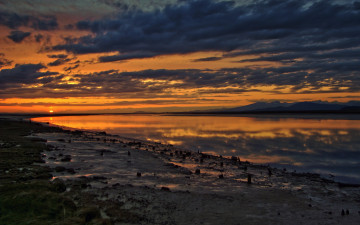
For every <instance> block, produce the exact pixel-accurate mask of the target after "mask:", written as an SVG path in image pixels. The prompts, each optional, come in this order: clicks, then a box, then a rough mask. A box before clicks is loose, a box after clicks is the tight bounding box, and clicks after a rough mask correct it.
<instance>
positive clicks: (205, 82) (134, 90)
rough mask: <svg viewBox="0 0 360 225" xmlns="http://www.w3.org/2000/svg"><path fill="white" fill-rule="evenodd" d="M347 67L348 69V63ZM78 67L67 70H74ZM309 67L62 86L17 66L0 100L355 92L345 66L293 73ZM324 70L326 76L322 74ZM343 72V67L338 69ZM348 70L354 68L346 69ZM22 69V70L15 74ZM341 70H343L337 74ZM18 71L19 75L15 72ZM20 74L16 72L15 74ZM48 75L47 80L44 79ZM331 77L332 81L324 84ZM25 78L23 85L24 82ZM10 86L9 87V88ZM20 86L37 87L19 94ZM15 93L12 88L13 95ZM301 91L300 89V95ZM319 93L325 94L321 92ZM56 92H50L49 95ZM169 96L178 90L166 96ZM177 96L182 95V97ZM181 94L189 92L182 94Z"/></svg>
mask: <svg viewBox="0 0 360 225" xmlns="http://www.w3.org/2000/svg"><path fill="white" fill-rule="evenodd" d="M350 64H351V63H350ZM78 65H79V64H76V63H75V64H74V66H73V67H67V68H66V69H67V70H72V69H76V68H77V67H78ZM306 66H308V67H309V68H313V67H315V66H312V65H301V64H299V65H295V66H294V67H295V68H292V67H293V66H292V65H291V66H289V67H280V68H255V69H250V68H227V69H219V70H209V69H207V70H198V69H184V70H166V69H162V70H143V71H135V72H119V71H117V70H110V71H102V72H95V73H90V74H78V75H73V76H72V78H71V79H70V80H69V83H68V82H64V81H62V82H59V81H60V80H61V79H62V78H63V77H64V75H60V74H57V73H49V72H39V70H40V69H42V68H44V67H43V66H42V65H21V66H16V67H15V68H13V69H11V70H1V71H0V74H12V76H13V77H12V79H10V78H11V76H10V75H2V78H1V79H0V81H1V82H4V85H3V86H2V90H1V91H0V96H1V97H8V96H18V97H20V96H21V97H27V96H29V93H32V94H31V96H34V97H35V94H36V97H86V96H109V97H122V98H138V96H139V95H141V96H142V97H143V98H154V97H157V98H166V97H182V98H183V97H189V98H197V97H198V95H199V94H217V95H219V94H220V95H221V94H229V93H232V94H234V93H246V92H249V91H262V90H261V88H258V86H270V85H277V86H278V88H277V89H275V90H274V91H273V92H274V93H283V91H284V90H283V89H284V87H287V86H290V87H292V89H293V93H298V94H301V93H323V92H324V93H334V92H336V93H339V92H359V87H360V78H359V76H358V73H357V72H356V71H355V72H354V70H353V69H351V66H350V65H349V68H348V71H345V72H342V73H338V72H336V71H335V70H334V69H336V68H337V65H332V64H330V65H319V66H318V67H319V68H320V69H319V70H318V71H311V72H310V71H308V72H303V71H299V69H298V68H301V67H302V68H305V67H306ZM327 66H328V67H329V69H328V71H324V72H319V71H323V70H324V68H326V67H327ZM342 66H343V65H342ZM352 66H353V67H354V68H355V67H356V65H352ZM20 68H22V69H20ZM342 70H344V69H342ZM19 71H20V72H19ZM21 71H22V72H21ZM49 75H51V76H49ZM328 77H332V79H328ZM25 78H26V79H25ZM10 84H11V85H10ZM23 84H37V87H32V88H24V87H22V85H23ZM15 87H18V88H17V89H16V88H15ZM304 88H306V89H304ZM322 88H326V89H325V90H322ZM55 90H56V91H55ZM172 90H179V91H175V92H172ZM181 90H184V91H185V92H183V93H182V91H181ZM186 90H192V91H191V92H186Z"/></svg>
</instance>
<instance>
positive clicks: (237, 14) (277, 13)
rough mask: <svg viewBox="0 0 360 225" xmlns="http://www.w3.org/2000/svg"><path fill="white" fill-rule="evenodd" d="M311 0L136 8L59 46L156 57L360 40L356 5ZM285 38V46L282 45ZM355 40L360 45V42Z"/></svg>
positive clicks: (90, 24) (206, 0)
mask: <svg viewBox="0 0 360 225" xmlns="http://www.w3.org/2000/svg"><path fill="white" fill-rule="evenodd" d="M307 4H308V1H301V0H300V1H298V0H296V1H295V0H288V1H276V0H271V1H257V2H256V3H253V4H250V5H245V6H235V5H234V4H233V3H231V2H215V1H211V0H200V1H189V2H187V3H186V4H182V5H180V6H176V5H172V6H167V7H165V8H164V9H163V10H157V11H153V12H141V11H130V12H128V13H126V14H121V15H119V16H118V17H117V18H114V19H110V18H108V19H102V20H95V21H80V22H78V23H77V28H78V29H80V30H90V31H92V32H93V33H94V34H95V36H84V37H82V38H79V39H72V40H71V41H70V42H68V43H67V44H64V45H58V46H55V47H54V49H61V50H67V51H70V52H74V53H80V54H81V53H90V52H112V51H119V52H120V53H121V54H125V55H129V54H133V53H141V52H146V53H147V54H149V53H152V54H149V56H148V55H147V54H145V55H144V57H151V56H153V55H163V54H175V53H189V52H196V51H225V52H229V51H232V50H236V49H238V50H260V49H261V48H262V47H264V46H265V47H266V48H269V47H272V48H275V49H276V48H277V47H281V48H286V47H287V46H286V45H287V44H298V45H297V47H298V48H299V49H302V48H307V47H308V46H312V45H315V46H318V47H321V45H331V44H333V42H334V41H339V42H341V41H346V40H348V39H355V37H356V36H354V35H356V34H360V29H359V27H360V25H359V23H358V21H359V20H360V11H358V10H356V9H355V7H354V5H353V4H350V5H336V4H333V3H332V1H319V2H317V3H314V4H312V5H310V6H307ZM339 31H341V32H339ZM340 39H344V40H340ZM283 40H285V46H283V45H281V43H283ZM264 41H266V44H264V43H265V42H264ZM269 41H270V42H269ZM297 41H300V42H297ZM348 41H349V40H348ZM306 43H307V44H306ZM338 44H341V43H338ZM353 45H356V46H358V41H357V42H355V43H353V44H352V46H351V47H353ZM289 47H291V46H289ZM267 52H268V51H267ZM135 55H136V54H135ZM126 58H127V57H126ZM118 60H122V58H121V57H119V59H118Z"/></svg>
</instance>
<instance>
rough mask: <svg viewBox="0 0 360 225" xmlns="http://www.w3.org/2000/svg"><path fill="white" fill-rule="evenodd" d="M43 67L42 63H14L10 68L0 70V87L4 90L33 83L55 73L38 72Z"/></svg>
mask: <svg viewBox="0 0 360 225" xmlns="http://www.w3.org/2000/svg"><path fill="white" fill-rule="evenodd" d="M44 68H46V67H45V66H43V65H42V64H23V65H15V67H14V68H12V69H3V70H0V87H1V88H2V89H4V91H6V90H5V89H6V88H13V87H19V86H21V85H23V84H34V83H37V82H38V79H41V78H42V77H46V76H49V75H54V74H56V73H53V72H40V70H41V69H44Z"/></svg>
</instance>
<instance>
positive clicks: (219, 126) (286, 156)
mask: <svg viewBox="0 0 360 225" xmlns="http://www.w3.org/2000/svg"><path fill="white" fill-rule="evenodd" d="M32 120H34V121H38V122H49V123H50V124H55V125H60V126H66V127H72V128H76V129H88V130H96V131H106V132H107V133H111V134H118V135H121V136H124V137H131V138H136V139H142V140H149V141H156V142H161V143H167V144H173V145H177V146H179V147H182V148H185V149H188V150H192V151H198V150H200V151H201V152H206V153H211V154H216V155H223V156H239V157H240V158H241V160H249V161H251V162H255V163H262V164H270V165H272V166H275V167H279V168H287V169H288V170H290V171H292V170H296V171H298V172H299V171H301V172H315V173H320V174H322V175H323V176H325V177H329V176H330V174H331V175H332V176H335V180H338V181H343V182H352V183H360V172H359V171H360V120H359V119H351V120H350V119H335V118H326V119H324V118H323V119H319V118H313V119H301V118H280V117H236V116H161V115H95V116H63V117H42V118H34V119H32Z"/></svg>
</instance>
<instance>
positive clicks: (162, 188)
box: [161, 187, 170, 191]
mask: <svg viewBox="0 0 360 225" xmlns="http://www.w3.org/2000/svg"><path fill="white" fill-rule="evenodd" d="M161 190H162V191H170V188H168V187H161Z"/></svg>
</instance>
